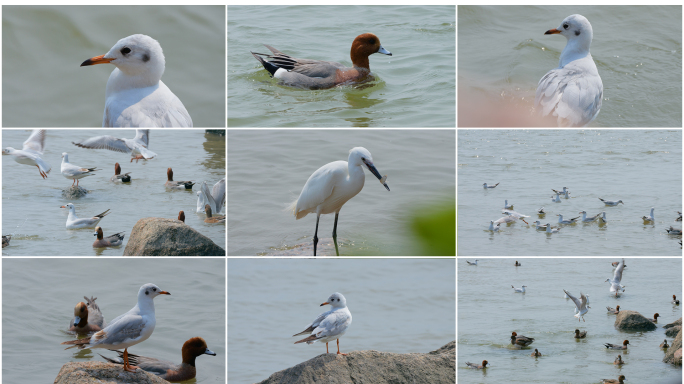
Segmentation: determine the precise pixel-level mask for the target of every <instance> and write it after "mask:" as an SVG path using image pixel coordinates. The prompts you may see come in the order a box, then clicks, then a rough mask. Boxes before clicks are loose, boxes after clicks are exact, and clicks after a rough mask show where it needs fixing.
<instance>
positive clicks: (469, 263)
mask: <svg viewBox="0 0 684 384" xmlns="http://www.w3.org/2000/svg"><path fill="white" fill-rule="evenodd" d="M466 263H468V265H477V259H475V262H472V261H468V260H466Z"/></svg>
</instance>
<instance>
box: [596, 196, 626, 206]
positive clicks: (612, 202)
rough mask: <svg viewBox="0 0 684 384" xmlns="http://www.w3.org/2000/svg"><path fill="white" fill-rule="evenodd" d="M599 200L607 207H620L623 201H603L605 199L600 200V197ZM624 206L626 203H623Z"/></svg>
mask: <svg viewBox="0 0 684 384" xmlns="http://www.w3.org/2000/svg"><path fill="white" fill-rule="evenodd" d="M598 199H599V200H601V201H603V204H605V205H610V206H615V205H618V204H620V203H622V200H618V201H611V200H603V199H602V198H600V197H599V198H598ZM622 205H625V203H622Z"/></svg>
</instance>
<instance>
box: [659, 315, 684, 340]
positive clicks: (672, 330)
mask: <svg viewBox="0 0 684 384" xmlns="http://www.w3.org/2000/svg"><path fill="white" fill-rule="evenodd" d="M663 328H665V329H666V331H665V335H666V336H668V337H675V336H677V333H679V331H681V330H682V318H681V317H680V318H679V320H677V321H675V322H672V323H670V324H666V325H663Z"/></svg>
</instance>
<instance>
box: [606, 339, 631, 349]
mask: <svg viewBox="0 0 684 384" xmlns="http://www.w3.org/2000/svg"><path fill="white" fill-rule="evenodd" d="M627 344H629V340H625V341H623V342H622V345H617V344H610V343H606V344H603V345H605V346H606V348H608V349H627Z"/></svg>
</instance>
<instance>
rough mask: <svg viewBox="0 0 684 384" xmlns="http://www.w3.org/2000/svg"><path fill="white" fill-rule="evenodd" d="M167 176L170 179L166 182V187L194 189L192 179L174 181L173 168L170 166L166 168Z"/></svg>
mask: <svg viewBox="0 0 684 384" xmlns="http://www.w3.org/2000/svg"><path fill="white" fill-rule="evenodd" d="M166 176H167V178H168V180H167V181H166V183H165V184H164V186H165V187H166V188H170V189H192V186H193V185H195V183H193V182H192V181H173V169H171V167H169V168H168V169H167V170H166Z"/></svg>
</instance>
